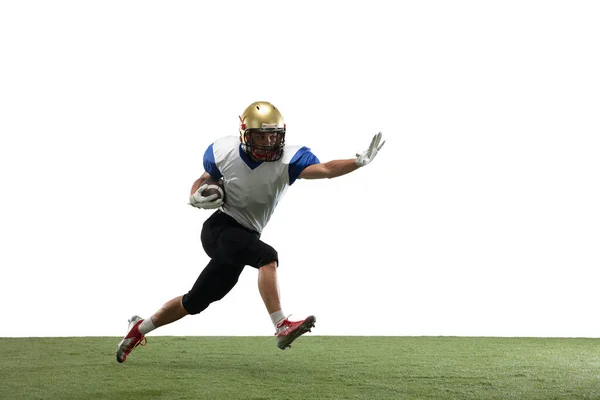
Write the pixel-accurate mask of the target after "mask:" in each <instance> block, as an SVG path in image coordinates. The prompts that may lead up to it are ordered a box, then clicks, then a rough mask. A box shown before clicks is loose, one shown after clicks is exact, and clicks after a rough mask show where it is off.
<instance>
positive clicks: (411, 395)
mask: <svg viewBox="0 0 600 400" xmlns="http://www.w3.org/2000/svg"><path fill="white" fill-rule="evenodd" d="M119 340H120V338H116V337H115V338H106V337H102V338H99V337H92V338H0V399H136V400H147V399H211V400H212V399H278V400H283V399H300V398H303V399H527V400H529V399H543V400H549V399H600V341H599V340H596V339H543V338H542V339H536V338H467V337H464V338H461V337H330V336H306V337H302V338H300V339H298V341H297V342H296V343H295V344H294V345H293V348H292V349H288V350H285V351H281V350H279V349H277V348H276V347H275V343H274V339H273V338H270V337H160V336H150V337H149V338H148V346H146V347H138V348H137V349H135V350H134V351H133V353H132V354H131V356H130V357H129V359H128V360H127V362H126V363H125V364H118V363H117V362H116V361H115V356H114V350H115V348H116V344H117V343H118V341H119Z"/></svg>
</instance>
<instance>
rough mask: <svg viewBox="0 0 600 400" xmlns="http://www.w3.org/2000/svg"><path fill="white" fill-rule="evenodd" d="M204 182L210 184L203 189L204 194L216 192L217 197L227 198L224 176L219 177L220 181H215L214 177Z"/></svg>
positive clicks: (208, 194)
mask: <svg viewBox="0 0 600 400" xmlns="http://www.w3.org/2000/svg"><path fill="white" fill-rule="evenodd" d="M202 184H203V185H204V184H207V185H208V187H207V188H206V189H204V190H203V191H202V193H201V194H202V196H204V197H208V196H210V195H213V194H216V195H217V197H216V198H217V199H223V200H224V199H225V188H224V186H223V178H221V179H219V180H218V181H215V180H214V179H212V178H208V179H207V180H205V181H204V182H203V183H202Z"/></svg>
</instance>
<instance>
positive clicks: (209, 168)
mask: <svg viewBox="0 0 600 400" xmlns="http://www.w3.org/2000/svg"><path fill="white" fill-rule="evenodd" d="M204 170H205V171H206V172H208V173H209V174H210V176H212V178H213V179H214V180H216V181H217V180H219V179H221V177H222V176H223V174H221V171H219V168H218V167H217V163H216V162H215V153H214V151H213V145H212V144H211V145H210V146H208V149H206V151H205V152H204Z"/></svg>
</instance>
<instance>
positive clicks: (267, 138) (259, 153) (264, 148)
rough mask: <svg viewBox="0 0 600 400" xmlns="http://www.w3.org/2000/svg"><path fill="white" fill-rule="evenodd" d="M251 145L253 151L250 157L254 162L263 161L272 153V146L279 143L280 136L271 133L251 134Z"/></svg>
mask: <svg viewBox="0 0 600 400" xmlns="http://www.w3.org/2000/svg"><path fill="white" fill-rule="evenodd" d="M251 135H252V145H253V146H254V149H253V151H252V156H253V157H254V158H255V159H256V160H264V159H265V158H267V156H268V155H269V154H270V153H271V152H272V151H273V150H272V149H273V146H278V145H279V144H280V143H281V135H279V134H277V133H273V132H269V133H266V132H253V133H252V134H251Z"/></svg>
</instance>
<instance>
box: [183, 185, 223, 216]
mask: <svg viewBox="0 0 600 400" xmlns="http://www.w3.org/2000/svg"><path fill="white" fill-rule="evenodd" d="M207 187H208V185H207V184H204V185H202V186H200V187H199V188H198V190H196V191H195V192H194V194H192V195H190V199H189V201H190V205H191V206H194V207H197V208H204V209H206V210H211V209H215V208H219V207H220V206H221V204H223V199H217V197H219V196H218V195H216V194H211V195H210V196H207V197H204V196H202V192H203V191H204V190H205V189H206V188H207Z"/></svg>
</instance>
